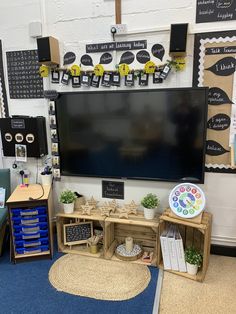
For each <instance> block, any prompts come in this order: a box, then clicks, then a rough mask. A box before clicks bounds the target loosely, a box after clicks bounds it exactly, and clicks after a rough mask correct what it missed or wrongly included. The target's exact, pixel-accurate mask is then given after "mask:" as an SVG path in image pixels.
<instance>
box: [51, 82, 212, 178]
mask: <svg viewBox="0 0 236 314" xmlns="http://www.w3.org/2000/svg"><path fill="white" fill-rule="evenodd" d="M207 96H208V89H207V88H178V89H148V90H143V89H141V90H125V91H123V90H122V91H99V92H94V91H92V92H78V93H61V94H59V97H58V99H57V100H56V114H57V124H58V138H59V155H60V168H61V174H62V175H65V176H85V177H88V176H89V177H90V176H93V177H108V178H127V179H147V180H164V181H190V182H198V183H203V182H204V166H205V165H204V163H205V136H206V117H207Z"/></svg>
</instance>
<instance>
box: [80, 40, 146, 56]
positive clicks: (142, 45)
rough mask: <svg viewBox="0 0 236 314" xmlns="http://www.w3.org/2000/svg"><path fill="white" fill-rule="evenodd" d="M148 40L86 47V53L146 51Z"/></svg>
mask: <svg viewBox="0 0 236 314" xmlns="http://www.w3.org/2000/svg"><path fill="white" fill-rule="evenodd" d="M146 48H147V41H146V40H134V41H117V42H115V41H114V42H109V43H99V44H89V45H86V53H92V52H107V51H113V50H116V51H123V50H137V49H138V50H139V49H146Z"/></svg>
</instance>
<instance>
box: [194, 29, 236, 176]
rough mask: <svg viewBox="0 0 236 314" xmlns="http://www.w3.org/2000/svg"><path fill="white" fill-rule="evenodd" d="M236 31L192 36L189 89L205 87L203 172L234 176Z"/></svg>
mask: <svg viewBox="0 0 236 314" xmlns="http://www.w3.org/2000/svg"><path fill="white" fill-rule="evenodd" d="M235 56H236V31H227V32H219V33H203V34H197V35H196V36H195V52H194V70H193V73H194V74H193V75H194V76H193V85H194V86H198V87H200V86H209V95H208V122H207V142H206V170H208V171H214V172H235V169H234V165H232V151H233V150H232V147H233V146H234V141H235V134H236V109H235V106H236V90H235V89H236V88H235V82H236V74H235V69H236V59H235Z"/></svg>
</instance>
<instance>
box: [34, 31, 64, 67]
mask: <svg viewBox="0 0 236 314" xmlns="http://www.w3.org/2000/svg"><path fill="white" fill-rule="evenodd" d="M37 46H38V60H39V63H40V64H46V65H59V64H60V54H59V43H58V40H57V39H56V38H54V37H52V36H48V37H41V38H37Z"/></svg>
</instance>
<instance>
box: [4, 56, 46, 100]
mask: <svg viewBox="0 0 236 314" xmlns="http://www.w3.org/2000/svg"><path fill="white" fill-rule="evenodd" d="M6 55H7V72H8V82H9V93H10V98H14V99H19V98H22V99H27V98H43V97H44V96H43V79H42V78H41V77H40V75H39V63H38V51H37V50H22V51H8V52H7V53H6Z"/></svg>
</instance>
